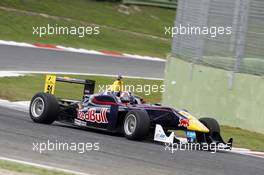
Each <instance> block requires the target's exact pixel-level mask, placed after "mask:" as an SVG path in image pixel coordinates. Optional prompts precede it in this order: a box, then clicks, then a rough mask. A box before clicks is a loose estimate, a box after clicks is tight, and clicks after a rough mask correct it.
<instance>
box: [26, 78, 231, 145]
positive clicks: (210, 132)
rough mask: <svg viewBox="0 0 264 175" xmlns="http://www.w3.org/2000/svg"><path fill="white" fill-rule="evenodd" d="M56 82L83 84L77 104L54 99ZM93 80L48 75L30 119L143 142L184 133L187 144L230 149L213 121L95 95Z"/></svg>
mask: <svg viewBox="0 0 264 175" xmlns="http://www.w3.org/2000/svg"><path fill="white" fill-rule="evenodd" d="M56 82H66V83H75V84H83V85H84V91H83V99H81V100H80V101H75V100H70V99H60V98H56V97H55V96H54V90H55V84H56ZM94 87H95V81H93V80H80V79H72V78H65V77H64V78H62V77H56V76H53V75H47V77H46V83H45V92H40V93H37V94H36V95H35V96H34V97H33V98H32V100H31V103H30V109H29V113H30V117H31V119H32V120H33V121H34V122H36V123H44V124H51V123H53V122H54V121H59V122H62V123H67V124H71V125H75V126H79V127H85V128H95V129H100V130H105V131H109V132H118V133H122V134H124V136H125V137H126V138H128V139H131V140H144V139H146V138H147V137H148V136H149V135H152V136H153V137H154V140H156V141H160V142H168V143H173V142H176V141H179V140H178V139H177V138H176V137H175V136H174V135H172V134H170V136H168V131H169V130H183V131H186V137H187V140H188V142H195V143H217V144H218V143H219V144H220V143H221V144H225V145H227V148H231V147H232V139H230V140H229V142H228V143H225V142H224V141H223V139H222V137H221V135H220V127H219V124H218V123H217V121H216V120H215V119H213V118H201V119H196V118H195V117H194V116H192V115H191V114H190V113H189V112H187V111H186V110H177V109H174V108H170V107H163V106H160V105H157V104H156V105H155V104H154V105H153V104H146V103H144V101H143V99H142V98H140V97H138V96H135V95H133V93H131V92H120V93H115V92H110V91H106V92H103V93H98V94H95V93H94Z"/></svg>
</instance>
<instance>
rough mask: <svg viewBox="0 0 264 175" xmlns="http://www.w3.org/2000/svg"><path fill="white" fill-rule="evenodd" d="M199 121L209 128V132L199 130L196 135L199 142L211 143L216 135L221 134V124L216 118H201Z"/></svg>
mask: <svg viewBox="0 0 264 175" xmlns="http://www.w3.org/2000/svg"><path fill="white" fill-rule="evenodd" d="M199 121H200V122H201V123H202V124H203V125H204V126H206V127H207V128H208V129H209V133H201V132H197V133H196V135H197V141H198V142H207V143H211V141H212V138H215V136H216V135H220V126H219V124H218V122H217V121H216V120H215V119H213V118H200V119H199Z"/></svg>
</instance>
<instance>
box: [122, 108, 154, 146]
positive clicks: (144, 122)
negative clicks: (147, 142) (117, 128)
mask: <svg viewBox="0 0 264 175" xmlns="http://www.w3.org/2000/svg"><path fill="white" fill-rule="evenodd" d="M149 128H150V119H149V116H148V113H147V112H146V111H144V110H132V111H129V112H128V113H127V114H126V116H125V119H124V122H123V133H124V135H125V137H126V138H127V139H130V140H138V141H141V140H144V139H145V138H146V137H147V136H148V134H149Z"/></svg>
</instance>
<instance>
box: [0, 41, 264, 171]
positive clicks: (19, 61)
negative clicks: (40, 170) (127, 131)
mask: <svg viewBox="0 0 264 175" xmlns="http://www.w3.org/2000/svg"><path fill="white" fill-rule="evenodd" d="M72 58H75V59H76V60H75V61H72ZM120 59H121V58H114V57H107V58H103V57H102V56H94V55H91V57H90V56H89V55H87V54H78V53H70V52H57V51H51V50H41V49H33V48H20V47H15V46H0V70H13V71H14V70H23V71H25V70H29V71H34V70H36V71H71V72H75V71H77V72H84V73H87V72H88V73H91V72H94V71H96V72H94V73H109V74H115V73H123V74H124V75H130V76H141V75H142V76H150V77H157V78H162V76H163V66H164V65H163V64H164V63H161V62H151V61H150V62H149V61H146V60H134V59H129V58H122V59H123V60H124V61H123V62H120ZM122 65H123V66H124V67H122ZM147 67H148V68H147ZM128 70H129V71H128ZM132 70H134V71H132ZM108 71H110V72H108ZM122 71H124V72H122ZM131 71H132V72H131ZM125 72H127V74H125ZM128 72H129V74H128ZM48 140H49V141H51V142H63V143H64V142H66V143H70V142H76V143H81V142H85V143H87V142H91V143H95V142H98V143H99V144H100V150H99V151H89V152H86V153H84V154H80V153H77V152H76V151H44V152H43V153H42V154H40V153H39V152H37V151H33V143H37V142H44V143H47V141H48ZM164 148H165V147H164V146H162V145H160V144H155V143H153V142H151V141H145V142H135V141H129V140H127V139H126V138H124V137H121V136H118V135H114V134H107V133H104V132H98V131H93V130H88V131H86V130H81V129H76V128H72V127H68V126H65V125H62V124H59V123H54V124H52V125H42V124H36V123H33V122H32V121H31V119H30V118H29V114H28V113H26V112H21V111H16V110H11V109H6V108H3V107H0V156H3V157H8V158H13V159H18V160H24V161H29V162H34V163H39V164H44V165H50V166H55V167H58V168H66V169H70V170H75V171H80V172H84V173H89V174H107V175H109V174H110V175H111V174H113V175H114V174H122V175H123V174H128V175H130V174H136V175H140V174H142V175H143V174H144V175H145V174H151V175H156V174H157V175H161V174H170V175H171V174H187V175H188V174H203V175H212V174H214V175H220V174H223V175H227V174H231V175H241V174H245V175H248V174H252V175H253V174H254V175H258V174H259V175H262V174H263V172H264V167H263V164H264V159H261V158H256V157H250V156H244V155H239V154H233V153H225V152H220V153H215V154H214V153H210V152H205V151H176V152H174V153H173V154H172V153H171V152H170V151H168V150H165V149H164Z"/></svg>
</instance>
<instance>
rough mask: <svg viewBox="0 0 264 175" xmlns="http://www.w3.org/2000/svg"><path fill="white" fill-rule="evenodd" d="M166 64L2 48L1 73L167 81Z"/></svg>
mask: <svg viewBox="0 0 264 175" xmlns="http://www.w3.org/2000/svg"><path fill="white" fill-rule="evenodd" d="M164 66H165V62H160V61H150V60H141V59H131V58H129V57H114V56H104V55H93V54H83V53H74V52H66V51H56V50H48V49H38V48H29V47H17V46H6V45H0V70H2V71H5V70H9V71H10V70H12V71H47V72H76V73H94V74H112V75H116V74H121V75H124V76H136V77H149V78H163V76H164Z"/></svg>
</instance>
